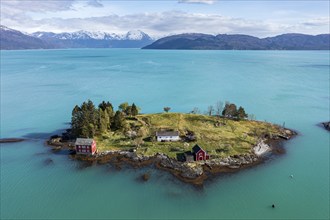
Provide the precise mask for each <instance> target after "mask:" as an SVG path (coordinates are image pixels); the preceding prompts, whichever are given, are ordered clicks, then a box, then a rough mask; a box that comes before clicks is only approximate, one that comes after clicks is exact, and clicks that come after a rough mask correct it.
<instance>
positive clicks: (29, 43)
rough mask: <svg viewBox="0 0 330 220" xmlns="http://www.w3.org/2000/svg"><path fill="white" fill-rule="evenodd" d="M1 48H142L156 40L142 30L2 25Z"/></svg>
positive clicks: (0, 28)
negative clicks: (40, 28)
mask: <svg viewBox="0 0 330 220" xmlns="http://www.w3.org/2000/svg"><path fill="white" fill-rule="evenodd" d="M0 31H1V49H8V50H11V49H12V50H15V49H52V48H141V47H144V46H146V45H149V44H151V43H152V42H153V41H154V40H153V39H152V38H151V37H150V36H149V35H147V34H146V33H144V32H142V31H139V30H137V31H129V32H128V33H126V34H116V33H106V32H101V31H97V32H89V31H84V30H81V31H76V32H71V33H68V32H64V33H53V32H35V33H32V34H26V33H22V32H20V31H17V30H14V29H11V28H8V27H6V26H3V25H1V26H0Z"/></svg>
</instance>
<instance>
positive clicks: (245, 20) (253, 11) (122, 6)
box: [0, 0, 330, 38]
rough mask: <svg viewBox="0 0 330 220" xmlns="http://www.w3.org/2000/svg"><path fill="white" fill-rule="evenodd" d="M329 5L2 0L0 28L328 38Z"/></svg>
mask: <svg viewBox="0 0 330 220" xmlns="http://www.w3.org/2000/svg"><path fill="white" fill-rule="evenodd" d="M329 2H330V1H329V0H304V1H300V0H256V1H249V0H241V1H239V0H165V1H161V0H146V1H140V0H130V1H128V0H117V1H111V0H84V1H82V0H1V1H0V4H1V5H0V6H1V7H0V10H1V25H4V26H7V27H9V28H13V29H17V30H20V31H23V32H27V33H32V32H37V31H47V32H55V33H60V32H74V31H79V30H86V31H101V32H108V33H117V34H124V33H126V32H128V31H130V30H141V31H143V32H145V33H147V34H149V35H150V36H152V37H154V38H159V37H162V36H167V35H172V34H180V33H206V34H214V35H215V34H248V35H252V36H256V37H269V36H275V35H279V34H284V33H304V34H312V35H316V34H323V33H330V21H329V20H330V5H329V4H330V3H329Z"/></svg>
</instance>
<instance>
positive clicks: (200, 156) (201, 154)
mask: <svg viewBox="0 0 330 220" xmlns="http://www.w3.org/2000/svg"><path fill="white" fill-rule="evenodd" d="M192 150H193V154H194V159H195V161H200V160H208V159H210V156H209V155H208V154H207V153H206V151H205V150H203V148H201V147H200V146H198V144H196V145H195V146H194V147H193V149H192Z"/></svg>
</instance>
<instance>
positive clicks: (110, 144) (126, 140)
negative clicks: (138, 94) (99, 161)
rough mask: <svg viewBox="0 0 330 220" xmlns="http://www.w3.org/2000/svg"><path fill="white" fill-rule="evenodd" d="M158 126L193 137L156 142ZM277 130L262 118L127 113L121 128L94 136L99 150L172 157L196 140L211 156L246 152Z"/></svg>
mask: <svg viewBox="0 0 330 220" xmlns="http://www.w3.org/2000/svg"><path fill="white" fill-rule="evenodd" d="M161 129H165V130H178V131H179V133H180V136H181V137H182V138H184V136H185V135H186V133H187V132H188V131H189V132H193V133H194V134H195V137H196V140H195V141H191V142H189V141H184V140H182V141H179V142H157V141H156V138H155V134H156V131H159V130H161ZM128 132H133V133H134V134H135V133H136V134H137V136H136V137H129V135H128ZM281 132H282V131H281V128H280V127H279V126H277V125H273V124H270V123H266V122H259V121H249V120H241V121H235V120H230V119H224V118H218V117H215V116H205V115H198V114H182V113H159V114H143V115H138V116H136V117H128V118H126V126H125V129H124V130H123V131H117V132H109V133H106V134H102V135H98V136H97V137H96V138H95V139H96V141H97V148H98V150H99V151H100V152H102V151H107V150H120V149H122V150H129V149H136V150H137V153H138V154H140V155H146V156H152V155H155V154H156V153H165V154H167V155H168V156H169V157H171V158H176V156H177V154H178V153H183V152H185V151H190V150H191V148H192V147H193V146H194V145H195V144H198V145H199V146H201V147H202V148H204V149H205V150H206V151H207V152H208V154H210V155H211V156H212V157H213V158H214V157H226V156H230V155H238V154H245V153H250V152H251V149H252V147H253V146H254V145H255V144H256V143H257V141H258V140H259V139H260V138H261V137H264V136H269V137H272V136H276V135H280V134H281Z"/></svg>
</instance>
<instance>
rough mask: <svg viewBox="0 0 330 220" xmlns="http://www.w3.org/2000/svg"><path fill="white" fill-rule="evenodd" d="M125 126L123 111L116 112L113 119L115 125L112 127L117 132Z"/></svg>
mask: <svg viewBox="0 0 330 220" xmlns="http://www.w3.org/2000/svg"><path fill="white" fill-rule="evenodd" d="M123 125H124V115H123V113H122V112H121V111H119V110H118V111H116V114H115V116H114V118H113V125H112V127H113V128H114V129H115V130H119V129H121V128H123Z"/></svg>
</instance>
